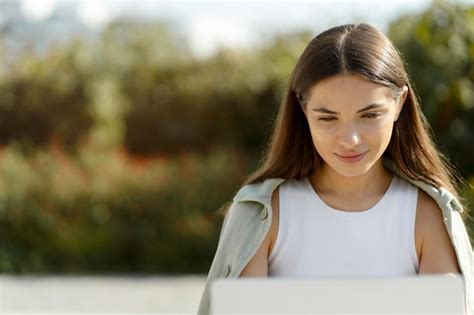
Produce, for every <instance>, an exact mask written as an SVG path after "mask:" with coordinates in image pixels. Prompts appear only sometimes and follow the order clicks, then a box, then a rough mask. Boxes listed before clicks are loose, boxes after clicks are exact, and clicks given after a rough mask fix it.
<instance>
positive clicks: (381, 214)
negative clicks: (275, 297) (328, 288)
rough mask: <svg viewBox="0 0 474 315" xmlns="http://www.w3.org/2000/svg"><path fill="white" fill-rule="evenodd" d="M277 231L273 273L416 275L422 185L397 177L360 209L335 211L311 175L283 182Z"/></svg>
mask: <svg viewBox="0 0 474 315" xmlns="http://www.w3.org/2000/svg"><path fill="white" fill-rule="evenodd" d="M279 187H280V188H279V197H280V207H279V209H280V216H279V218H280V220H279V225H278V234H277V237H276V240H275V244H274V247H273V249H272V252H271V253H270V256H269V263H268V276H269V277H306V278H307V277H314V278H320V277H332V278H337V277H341V278H342V277H344V278H347V277H396V276H406V275H414V274H416V273H418V270H419V262H418V257H417V254H416V247H415V216H416V204H417V196H418V188H417V187H415V186H413V185H411V184H410V183H408V182H407V181H405V180H403V179H402V178H400V177H397V176H393V179H392V181H391V183H390V186H389V188H388V189H387V191H386V192H385V194H384V195H383V197H382V198H381V199H380V200H379V201H378V202H377V203H376V204H375V205H374V206H373V207H371V208H370V209H368V210H365V211H361V212H348V211H342V210H337V209H334V208H331V207H330V206H328V205H327V204H326V203H325V202H324V201H322V200H321V198H320V197H319V196H318V194H317V193H316V191H315V190H314V189H313V187H312V186H311V183H310V182H309V180H308V178H305V179H304V180H299V181H298V180H295V179H290V180H287V181H285V182H284V183H282V184H281V185H280V186H279Z"/></svg>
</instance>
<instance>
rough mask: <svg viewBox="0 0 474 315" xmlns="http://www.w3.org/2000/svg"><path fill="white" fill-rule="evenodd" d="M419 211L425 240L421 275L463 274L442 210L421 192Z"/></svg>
mask: <svg viewBox="0 0 474 315" xmlns="http://www.w3.org/2000/svg"><path fill="white" fill-rule="evenodd" d="M417 211H420V217H421V218H422V224H421V226H422V227H421V228H422V238H423V243H422V251H421V261H420V270H419V273H420V274H421V273H461V270H460V269H459V266H458V262H457V258H456V252H455V251H454V248H453V245H452V243H451V240H450V238H449V234H448V231H447V229H446V226H445V225H444V222H443V215H442V212H441V209H440V208H439V206H438V204H437V203H436V202H435V201H434V200H433V199H432V198H431V197H430V196H429V195H427V194H426V193H425V192H422V191H421V190H420V196H419V198H418V206H417Z"/></svg>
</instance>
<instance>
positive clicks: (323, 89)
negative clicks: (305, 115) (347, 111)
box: [308, 75, 391, 106]
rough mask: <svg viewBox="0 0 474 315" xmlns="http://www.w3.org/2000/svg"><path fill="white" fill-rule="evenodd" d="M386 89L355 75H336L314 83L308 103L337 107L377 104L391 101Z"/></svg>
mask: <svg viewBox="0 0 474 315" xmlns="http://www.w3.org/2000/svg"><path fill="white" fill-rule="evenodd" d="M390 93H391V91H390V89H389V88H388V87H386V86H383V85H381V84H376V83H373V82H371V81H369V80H367V79H364V78H361V77H359V76H355V75H338V76H334V77H330V78H328V79H325V80H322V81H320V82H318V83H316V84H315V85H314V86H313V87H311V89H310V93H309V99H308V103H311V104H312V105H326V106H338V105H339V104H345V106H347V104H354V105H356V106H357V104H358V103H367V102H377V103H387V102H390V100H391V94H390Z"/></svg>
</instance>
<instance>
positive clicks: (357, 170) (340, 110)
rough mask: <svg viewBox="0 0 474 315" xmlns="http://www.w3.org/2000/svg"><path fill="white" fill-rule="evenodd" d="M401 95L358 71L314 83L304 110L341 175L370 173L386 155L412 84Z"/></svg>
mask: <svg viewBox="0 0 474 315" xmlns="http://www.w3.org/2000/svg"><path fill="white" fill-rule="evenodd" d="M403 89H404V90H403V92H402V94H401V95H400V97H399V99H398V100H395V99H394V98H393V97H392V96H391V94H390V90H389V89H388V88H387V87H384V86H382V85H379V84H375V83H373V82H370V81H368V80H366V79H364V78H361V77H359V76H355V75H346V74H344V75H337V76H334V77H330V78H328V79H325V80H323V81H320V82H318V83H317V84H315V85H314V86H313V87H312V88H311V90H310V94H309V97H308V102H307V104H306V107H305V115H306V118H307V120H308V124H309V128H310V130H311V136H312V139H313V143H314V146H315V147H316V150H317V151H318V153H319V155H320V156H321V158H322V159H323V160H324V161H325V162H326V164H327V165H328V166H329V167H331V168H332V169H333V170H335V171H336V172H337V173H339V174H340V175H343V176H357V175H361V174H364V173H366V172H367V171H368V170H369V169H370V168H371V167H372V166H373V165H374V164H375V163H376V162H377V161H378V160H379V159H380V157H381V156H382V154H383V152H384V151H385V149H386V148H387V146H388V144H389V142H390V138H391V135H392V130H393V124H394V121H395V120H396V119H397V118H398V115H399V113H400V110H401V109H402V104H403V102H404V100H405V97H406V91H407V90H408V88H407V87H406V86H405V87H404V88H403Z"/></svg>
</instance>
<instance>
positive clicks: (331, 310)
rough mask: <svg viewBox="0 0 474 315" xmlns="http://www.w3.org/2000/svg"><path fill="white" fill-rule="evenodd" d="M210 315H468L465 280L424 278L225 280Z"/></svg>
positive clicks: (214, 286) (214, 290)
mask: <svg viewBox="0 0 474 315" xmlns="http://www.w3.org/2000/svg"><path fill="white" fill-rule="evenodd" d="M210 298H211V301H210V302H211V304H210V313H211V314H229V313H234V314H236V313H239V314H241V313H247V314H248V313H253V314H256V313H286V314H289V313H293V314H294V313H312V314H336V313H337V314H341V313H345V314H367V313H372V314H419V313H428V314H465V306H464V278H463V277H462V275H458V274H456V275H455V274H449V275H442V274H423V275H416V276H406V277H393V278H388V277H387V278H350V279H349V278H348V279H336V278H322V279H311V278H310V279H301V278H263V277H261V278H257V277H245V278H237V279H227V278H219V279H216V280H214V281H213V282H212V283H211V286H210Z"/></svg>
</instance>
